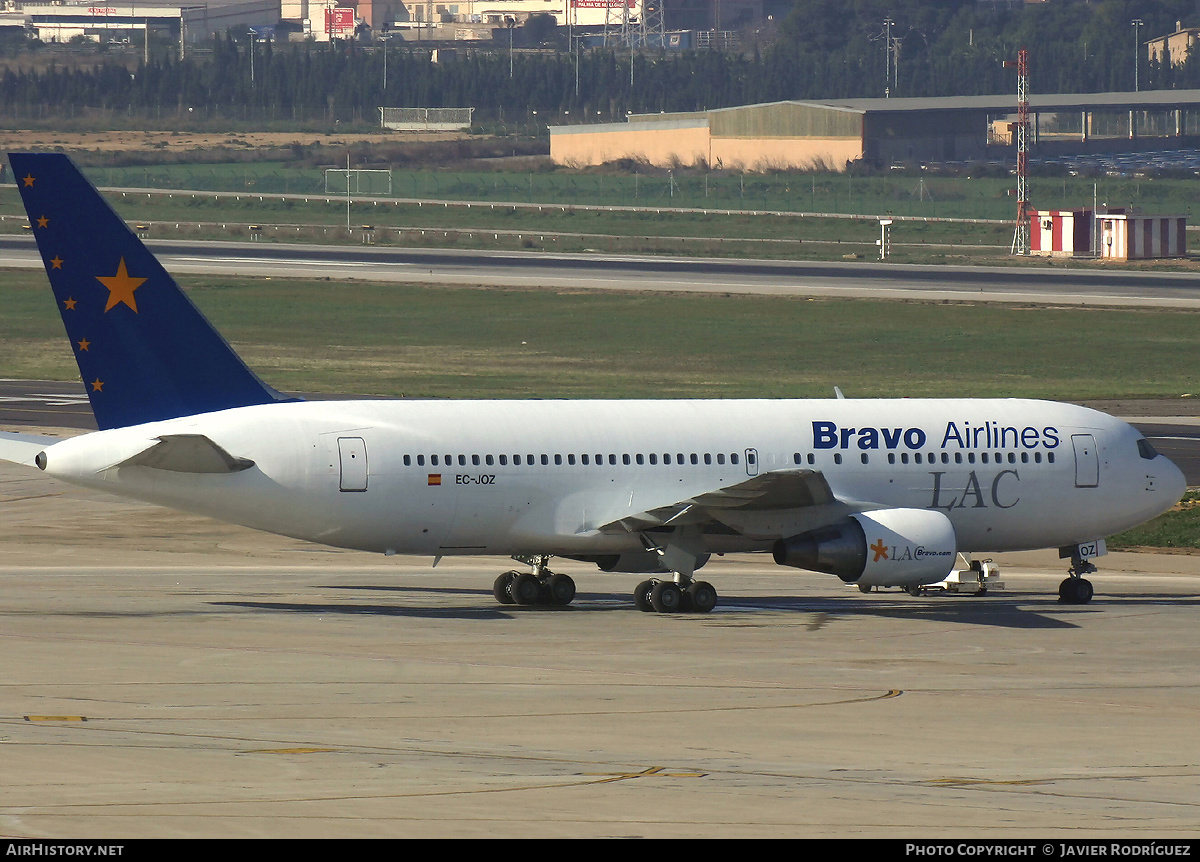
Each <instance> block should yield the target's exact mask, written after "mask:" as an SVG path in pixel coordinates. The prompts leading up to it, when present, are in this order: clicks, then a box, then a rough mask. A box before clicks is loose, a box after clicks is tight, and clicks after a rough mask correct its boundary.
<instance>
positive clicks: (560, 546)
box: [45, 399, 1185, 556]
mask: <svg viewBox="0 0 1200 862" xmlns="http://www.w3.org/2000/svg"><path fill="white" fill-rule="evenodd" d="M181 434H200V435H204V436H205V437H207V438H208V439H209V440H211V441H212V442H213V443H215V444H217V445H218V446H219V447H221V448H222V449H224V450H225V451H226V452H228V453H229V454H230V455H232V456H234V457H235V458H239V459H248V460H250V461H253V466H252V467H250V468H248V469H243V470H240V471H237V472H229V473H188V472H175V471H172V470H163V469H157V468H153V467H147V466H135V465H125V466H116V465H119V464H121V462H123V461H125V460H127V459H129V458H130V457H132V456H134V455H136V454H137V453H138V452H141V451H143V450H145V449H146V448H147V447H149V446H151V445H152V444H153V443H154V442H155V441H156V440H157V439H159V438H160V437H162V436H164V435H181ZM1140 436H1141V435H1140V434H1139V433H1138V432H1137V431H1136V430H1135V429H1134V428H1132V427H1131V426H1129V425H1128V424H1126V423H1125V422H1122V421H1120V420H1117V419H1114V418H1112V417H1110V416H1107V415H1105V414H1103V413H1099V412H1097V411H1094V410H1089V409H1086V408H1082V407H1077V406H1073V405H1068V404H1060V403H1054V402H1045V401H1026V400H1015V399H995V400H983V399H970V400H967V399H963V400H923V399H911V400H910V399H904V400H857V399H849V400H841V399H839V400H728V401H687V400H680V401H325V402H311V401H310V402H297V403H281V404H269V405H262V406H252V407H242V408H237V409H232V410H224V411H220V412H216V413H208V414H202V415H198V416H192V417H186V418H180V419H173V420H169V421H164V422H154V423H149V424H145V425H139V426H134V427H130V428H120V429H114V430H109V431H101V432H96V433H93V434H87V435H84V436H81V437H77V438H73V439H70V440H66V441H63V442H61V443H58V444H56V445H54V446H53V447H51V448H50V449H49V450H47V452H46V466H45V469H46V471H47V472H48V473H50V474H51V475H54V476H57V477H60V478H62V479H65V480H67V481H70V482H73V483H76V484H80V485H86V486H89V487H93V488H101V489H105V490H109V491H112V492H113V493H116V494H119V495H122V496H127V497H133V498H138V499H142V500H147V501H151V502H154V503H158V504H161V505H165V506H170V507H173V508H176V509H181V510H185V511H189V512H195V513H200V514H204V515H209V516H212V517H215V518H219V519H222V520H225V521H230V522H234V523H238V524H243V525H246V526H249V527H254V528H257V529H261V530H266V531H269V532H274V533H280V534H284V535H288V536H294V537H297V538H302V539H307V540H311V541H313V542H319V543H322V544H327V545H334V546H338V547H345V548H357V549H361V550H367V551H379V552H388V553H393V552H394V553H401V554H429V555H435V556H439V555H451V554H533V553H536V554H558V555H589V554H611V553H621V552H625V551H640V550H642V549H643V546H642V544H641V542H640V541H639V538H638V536H637V535H636V534H635V533H632V532H625V531H619V530H618V531H614V530H611V529H608V530H601V529H600V528H601V527H604V526H605V525H611V524H612V523H614V522H616V521H618V520H620V519H621V518H623V517H627V516H631V515H633V514H636V513H639V512H646V511H649V510H653V509H655V508H657V507H662V506H669V505H672V504H675V503H678V502H679V501H684V500H688V499H689V498H691V497H693V496H695V495H699V494H704V493H706V492H711V491H713V490H715V489H720V488H725V487H729V486H731V485H735V484H737V483H739V482H744V481H746V480H747V478H749V477H750V476H753V475H755V474H757V473H766V472H770V471H777V470H812V471H819V472H820V473H821V474H822V475H823V476H824V477H825V479H826V481H827V482H828V484H829V487H830V489H831V490H832V492H833V496H834V498H835V501H836V502H833V503H826V504H823V505H819V506H807V507H805V506H797V508H794V509H787V508H783V509H772V510H769V511H762V510H755V511H747V512H744V513H741V514H736V513H733V512H730V513H728V514H727V515H726V518H725V522H724V523H725V525H726V526H728V527H729V529H728V530H718V531H709V532H707V534H706V536H705V542H706V544H707V548H708V550H709V551H712V552H723V551H739V550H749V551H754V550H765V549H767V548H769V547H770V545H771V543H772V542H773V541H774V540H775V539H778V538H781V537H786V536H791V535H795V534H796V533H799V532H801V531H804V530H810V529H814V528H815V527H818V526H821V525H822V524H824V523H831V522H833V521H834V520H837V519H838V518H842V517H845V515H846V514H847V513H850V512H856V511H869V510H874V509H886V508H915V509H932V510H939V511H942V512H944V513H945V514H946V515H947V516H948V517H949V519H950V520H951V522H952V523H953V526H954V530H955V533H956V535H957V539H958V549H959V550H961V551H974V552H984V551H1000V550H1016V549H1029V548H1044V547H1058V546H1064V545H1069V544H1074V543H1078V542H1085V541H1090V540H1093V539H1096V538H1101V537H1103V536H1105V535H1108V534H1110V533H1113V532H1116V531H1119V530H1122V529H1125V528H1128V527H1130V526H1133V525H1135V524H1138V523H1141V522H1142V521H1145V520H1147V519H1149V518H1151V517H1153V516H1154V515H1156V514H1158V513H1160V512H1162V511H1164V510H1166V509H1167V508H1169V507H1170V506H1171V505H1173V504H1174V503H1175V502H1176V501H1177V500H1178V499H1179V497H1180V495H1181V494H1182V491H1183V489H1184V486H1185V483H1184V481H1183V477H1182V474H1181V473H1180V472H1179V470H1178V468H1176V467H1175V465H1174V464H1172V463H1171V462H1170V461H1169V460H1167V459H1166V458H1163V457H1161V456H1158V457H1154V456H1153V453H1152V452H1151V453H1150V455H1149V456H1147V455H1146V454H1145V452H1142V451H1139V446H1138V440H1139V438H1140Z"/></svg>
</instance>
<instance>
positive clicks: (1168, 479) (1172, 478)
mask: <svg viewBox="0 0 1200 862" xmlns="http://www.w3.org/2000/svg"><path fill="white" fill-rule="evenodd" d="M1159 457H1160V458H1161V459H1162V460H1163V462H1164V466H1165V469H1163V470H1160V471H1159V472H1160V473H1161V476H1160V481H1161V482H1162V484H1161V486H1160V487H1161V488H1162V489H1163V496H1164V497H1165V498H1166V499H1167V500H1169V501H1170V504H1171V505H1172V506H1174V505H1175V503H1177V502H1178V501H1179V499H1180V498H1181V497H1183V495H1184V493H1185V492H1186V491H1187V489H1188V483H1187V477H1186V476H1184V475H1183V471H1182V470H1180V469H1179V467H1178V466H1177V465H1176V464H1175V462H1174V461H1172V460H1171V459H1170V458H1167V457H1166V456H1165V455H1160V456H1159Z"/></svg>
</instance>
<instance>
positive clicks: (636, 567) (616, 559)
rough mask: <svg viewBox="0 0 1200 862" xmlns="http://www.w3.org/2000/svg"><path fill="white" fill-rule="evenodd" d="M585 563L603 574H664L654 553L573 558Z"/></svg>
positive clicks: (704, 559)
mask: <svg viewBox="0 0 1200 862" xmlns="http://www.w3.org/2000/svg"><path fill="white" fill-rule="evenodd" d="M708 556H709V555H708V554H703V555H702V556H701V557H700V558H699V559H697V560H696V568H697V569H698V568H700V567H701V566H703V565H704V564H705V563H707V562H708ZM571 559H573V560H579V561H580V562H584V563H595V564H596V566H597V567H598V568H599V569H600V571H602V572H632V573H648V574H663V573H665V572H666V571H667V570H666V569H665V568H663V564H662V558H660V557H659V556H658V554H656V553H654V552H653V551H627V552H625V553H624V554H594V555H588V556H575V557H571Z"/></svg>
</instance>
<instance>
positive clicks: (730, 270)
mask: <svg viewBox="0 0 1200 862" xmlns="http://www.w3.org/2000/svg"><path fill="white" fill-rule="evenodd" d="M147 245H149V246H150V247H151V248H152V249H153V250H154V252H155V254H156V255H157V256H158V257H159V259H160V260H161V261H162V263H163V265H164V266H166V268H167V270H168V271H170V272H176V273H198V274H208V275H213V274H228V275H251V276H254V275H261V276H272V277H275V278H322V277H328V278H338V279H354V278H358V279H364V280H370V281H396V282H410V283H414V282H415V283H436V284H449V285H463V284H468V285H475V284H487V285H491V286H499V287H523V288H530V289H533V288H553V289H560V290H562V289H569V290H622V291H628V290H631V289H636V290H660V291H688V292H696V291H699V292H712V293H753V294H764V295H770V294H774V295H805V296H841V297H874V298H881V299H924V300H935V301H942V300H947V301H971V302H974V301H986V302H1013V303H1034V304H1055V305H1057V304H1071V305H1100V306H1126V305H1137V306H1153V307H1171V308H1200V280H1198V279H1197V278H1196V277H1195V276H1194V275H1192V274H1188V273H1171V272H1138V271H1130V270H1104V269H1099V268H1096V269H1091V268H1089V269H1080V268H1072V269H1066V268H1061V269H1059V268H1054V269H1051V268H1049V267H1011V268H1010V267H986V266H912V265H896V264H886V263H881V262H878V261H853V262H833V263H830V262H826V263H807V262H793V261H770V260H729V259H717V260H713V259H701V258H667V257H652V256H645V257H641V256H639V257H614V256H607V255H601V254H594V255H589V254H579V255H560V254H554V253H547V252H486V251H454V250H444V249H404V248H382V247H378V246H364V245H345V246H329V245H304V244H288V243H246V242H175V241H170V242H163V241H149V242H148V243H147ZM41 265H42V264H41V262H40V261H39V260H38V258H37V254H36V251H35V250H34V247H33V242H32V239H31V238H30V237H24V236H22V237H16V236H7V237H0V266H8V267H40V266H41ZM631 285H633V286H634V287H631Z"/></svg>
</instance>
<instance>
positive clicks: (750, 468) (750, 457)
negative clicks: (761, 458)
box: [746, 449, 758, 476]
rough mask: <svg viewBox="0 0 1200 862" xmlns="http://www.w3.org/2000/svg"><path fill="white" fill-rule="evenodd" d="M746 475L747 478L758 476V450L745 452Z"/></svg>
mask: <svg viewBox="0 0 1200 862" xmlns="http://www.w3.org/2000/svg"><path fill="white" fill-rule="evenodd" d="M746 475H747V476H757V475H758V450H757V449H747V450H746Z"/></svg>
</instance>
